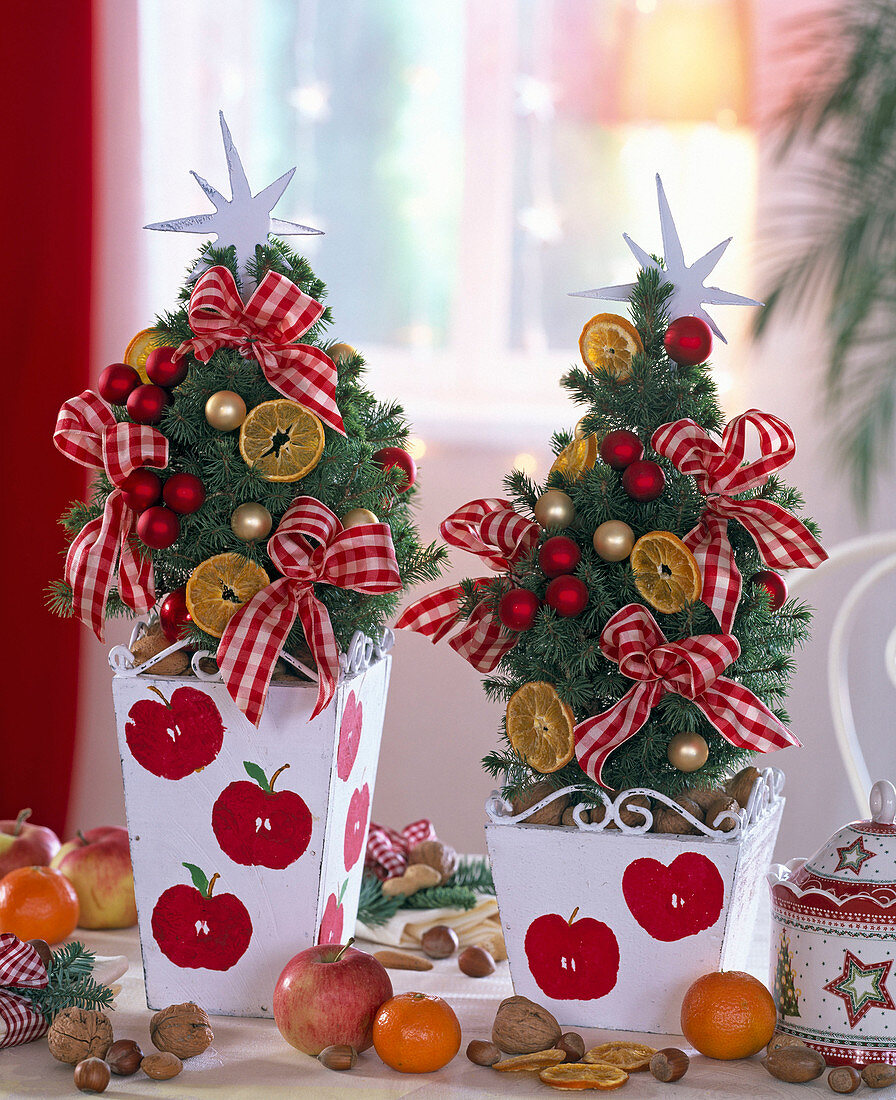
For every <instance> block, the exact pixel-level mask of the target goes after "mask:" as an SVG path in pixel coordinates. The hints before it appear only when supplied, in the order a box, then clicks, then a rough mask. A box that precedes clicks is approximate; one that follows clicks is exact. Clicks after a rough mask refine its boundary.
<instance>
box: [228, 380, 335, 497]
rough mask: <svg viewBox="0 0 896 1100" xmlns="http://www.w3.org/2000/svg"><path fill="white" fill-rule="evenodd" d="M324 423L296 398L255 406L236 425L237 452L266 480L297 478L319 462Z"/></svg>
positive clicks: (295, 479)
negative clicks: (237, 434)
mask: <svg viewBox="0 0 896 1100" xmlns="http://www.w3.org/2000/svg"><path fill="white" fill-rule="evenodd" d="M323 450H324V426H323V424H321V422H320V420H318V418H317V417H316V416H315V415H314V413H313V412H310V411H309V410H308V409H306V408H305V406H304V405H300V404H299V403H298V402H297V401H288V400H287V399H286V398H285V397H280V398H278V399H277V400H276V401H263V402H262V403H261V404H260V405H256V406H255V408H254V409H252V411H251V412H250V413H249V415H248V416H247V417H246V419H245V420H244V421H243V423H242V425H241V427H240V454H241V455H242V456H243V458H244V459H245V460H246V464H247V465H248V466H251V467H252V468H253V469H254V470H256V471H257V472H258V473H259V474H261V476H262V477H263V478H264V479H265V480H266V481H298V480H299V478H301V477H304V476H305V474H307V473H310V472H311V470H313V469H314V467H315V466H316V465H317V464H318V462H319V461H320V456H321V455H322V454H323Z"/></svg>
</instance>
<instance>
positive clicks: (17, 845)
mask: <svg viewBox="0 0 896 1100" xmlns="http://www.w3.org/2000/svg"><path fill="white" fill-rule="evenodd" d="M30 816H31V811H30V810H22V811H21V813H20V814H19V816H18V817H17V818H16V819H15V821H0V878H3V876H4V875H6V874H9V872H10V871H15V870H16V869H17V868H19V867H46V866H47V864H48V863H49V862H50V860H51V859H52V858H53V856H55V855H56V853H57V852H58V851H59V837H58V836H57V835H56V834H55V833H54V832H53V830H52V829H48V828H47V827H46V826H45V825H30V824H29V823H28V818H29V817H30Z"/></svg>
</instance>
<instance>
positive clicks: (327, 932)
mask: <svg viewBox="0 0 896 1100" xmlns="http://www.w3.org/2000/svg"><path fill="white" fill-rule="evenodd" d="M346 886H348V879H346V880H345V882H343V884H342V889H341V890H340V891H339V897H338V898H337V897H336V895H335V894H330V896H329V897H328V898H327V904H326V905H325V906H324V915H323V916H322V917H321V918H320V931H319V932H318V933H317V942H318V943H319V944H326V943H341V942H342V920H343V917H344V915H345V911H344V910H343V908H342V896H343V894H344V893H345V888H346Z"/></svg>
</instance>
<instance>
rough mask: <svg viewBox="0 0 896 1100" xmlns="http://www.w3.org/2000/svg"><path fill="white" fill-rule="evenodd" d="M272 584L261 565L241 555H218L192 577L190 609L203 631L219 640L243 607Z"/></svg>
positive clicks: (194, 619)
mask: <svg viewBox="0 0 896 1100" xmlns="http://www.w3.org/2000/svg"><path fill="white" fill-rule="evenodd" d="M269 584H270V580H269V578H268V575H267V573H266V572H265V571H264V570H263V569H262V568H261V566H260V565H256V563H255V562H254V561H249V559H248V558H244V557H243V555H242V554H216V555H215V556H214V557H213V558H208V559H207V560H206V561H204V562H202V564H201V565H197V566H196V568H195V569H194V570H193V572H192V573H191V574H190V579H189V580H188V581H187V610H188V611H189V612H190V616H191V618H192V619H193V622H194V623H195V624H196V625H197V626H198V627H199V629H200V630H204V631H205V632H206V634H211V635H212V637H214V638H220V637H221V635H222V634H223V633H224V631H225V629H226V628H227V624H228V623H229V622H230V620H231V618H232V617H233V616H234V615H235V614H236V612H237V611H239V609H240V608H241V607H242V606H243V604H244V603H248V601H249V600H251V599H252V597H253V596H254V595H255V593H256V592H260V591H261V590H262V588H267V586H268V585H269Z"/></svg>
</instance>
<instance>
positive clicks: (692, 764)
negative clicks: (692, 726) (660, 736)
mask: <svg viewBox="0 0 896 1100" xmlns="http://www.w3.org/2000/svg"><path fill="white" fill-rule="evenodd" d="M666 755H667V756H668V757H669V763H670V764H671V765H672V767H673V768H678V770H679V771H680V772H695V771H697V770H698V768H702V767H703V765H704V764H705V763H706V761H707V760H708V759H709V745H707V743H706V741H704V739H703V738H702V737H701V736H700V734H699V733H694V732H693V731H692V730H686V731H685V732H684V733H676V734H675V736H674V737H673V738H672V740H671V741H670V742H669V746H668V748H667V749H666Z"/></svg>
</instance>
